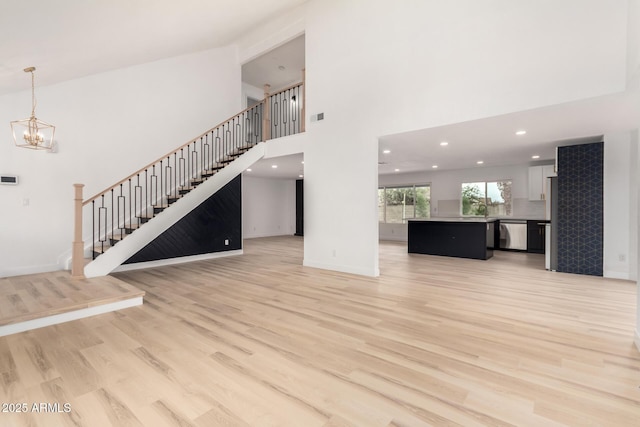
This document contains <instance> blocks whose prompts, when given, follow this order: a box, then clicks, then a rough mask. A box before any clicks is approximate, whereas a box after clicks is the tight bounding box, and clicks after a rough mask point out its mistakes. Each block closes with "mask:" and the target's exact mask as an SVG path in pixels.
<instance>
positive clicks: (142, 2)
mask: <svg viewBox="0 0 640 427" xmlns="http://www.w3.org/2000/svg"><path fill="white" fill-rule="evenodd" d="M304 2H305V0H268V1H267V0H183V1H180V2H177V1H174V0H154V1H150V0H91V1H86V0H56V1H44V0H1V2H0V40H3V41H4V43H0V95H3V94H7V93H11V92H17V91H23V90H27V89H28V88H29V85H30V79H29V78H28V77H27V76H25V74H24V72H23V71H22V70H23V69H24V68H26V67H28V66H36V67H37V68H38V71H37V72H36V79H37V80H36V82H37V84H38V85H39V86H41V85H48V84H54V83H58V82H62V81H65V80H70V79H74V78H79V77H82V76H86V75H90V74H95V73H100V72H104V71H108V70H113V69H118V68H122V67H127V66H132V65H136V64H141V63H145V62H150V61H154V60H159V59H162V58H167V57H171V56H176V55H181V54H186V53H190V52H195V51H200V50H205V49H210V48H215V47H220V46H224V45H228V44H229V43H231V42H232V41H234V40H235V39H237V38H238V37H239V36H240V35H241V34H243V33H244V32H246V31H249V30H251V29H252V28H253V27H255V26H256V25H257V24H259V23H263V22H265V21H268V20H269V19H270V18H272V17H274V16H277V15H278V14H280V13H282V12H283V11H285V10H288V9H290V8H292V7H295V6H297V5H299V4H302V3H304ZM7 41H10V42H7ZM281 66H282V67H281ZM303 66H304V36H303V37H299V38H297V39H294V40H292V41H290V42H289V43H286V44H285V45H282V46H280V47H278V48H276V49H274V50H272V51H271V52H267V53H266V54H265V55H263V56H262V57H260V58H256V59H255V60H254V61H251V62H250V63H247V64H245V65H244V66H243V80H244V81H247V82H248V83H250V84H252V85H254V86H258V87H262V85H263V84H264V83H270V84H271V85H272V87H273V88H274V89H275V88H278V87H282V86H285V85H288V84H289V83H292V82H294V81H297V80H299V76H300V69H301V68H302V67H303ZM283 68H284V69H283ZM638 99H640V97H639V96H638V94H637V93H635V94H633V93H622V94H617V95H610V96H604V97H600V98H594V99H589V100H584V101H579V102H574V103H569V104H564V105H559V106H553V107H548V108H541V109H537V110H531V111H524V112H519V113H513V114H509V115H505V116H500V117H493V118H487V119H482V120H476V121H471V122H466V123H458V124H451V125H447V126H441V127H437V128H429V129H423V130H414V131H411V132H406V133H402V134H396V135H387V136H382V137H381V138H380V147H379V153H380V154H379V161H380V162H381V163H383V164H381V165H380V166H379V171H380V173H381V174H393V173H403V172H416V171H424V170H433V168H432V166H433V165H437V166H438V169H437V170H443V169H460V168H471V167H489V166H494V165H505V164H523V163H527V162H531V161H532V160H533V159H532V158H531V156H533V155H538V156H540V158H539V160H549V159H552V158H553V156H554V152H555V146H556V145H562V144H566V143H572V142H575V141H576V140H585V139H584V138H592V137H598V136H599V135H602V134H604V133H608V132H617V131H625V130H629V129H634V128H637V127H638V123H640V105H639V103H638ZM521 129H523V130H526V131H527V134H526V135H522V136H516V135H515V132H516V131H517V130H521ZM442 141H447V142H449V145H448V146H446V147H441V146H440V142H442ZM383 150H390V153H388V154H384V153H383ZM301 158H302V157H301V155H300V156H297V157H292V158H288V159H284V160H283V161H282V162H281V165H280V166H279V167H278V169H277V171H276V170H275V169H273V168H271V165H272V164H273V163H274V162H273V160H272V159H269V160H265V161H264V162H263V164H262V163H261V164H259V165H256V167H255V168H254V169H255V174H256V175H263V176H275V177H279V178H283V177H287V178H298V176H299V175H300V174H301V170H300V169H301V168H300V165H301V163H300V162H301ZM479 160H482V161H484V164H483V165H481V166H479V165H477V163H476V162H477V161H479ZM396 169H398V172H396Z"/></svg>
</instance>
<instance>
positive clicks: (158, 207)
mask: <svg viewBox="0 0 640 427" xmlns="http://www.w3.org/2000/svg"><path fill="white" fill-rule="evenodd" d="M169 206H170V205H169V204H168V203H162V204H158V205H155V206H153V213H154V214H159V213H160V212H162V211H163V210H165V209H167V208H168V207H169ZM132 225H135V224H132ZM136 228H138V227H136Z"/></svg>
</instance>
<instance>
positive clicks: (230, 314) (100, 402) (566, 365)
mask: <svg viewBox="0 0 640 427" xmlns="http://www.w3.org/2000/svg"><path fill="white" fill-rule="evenodd" d="M244 251H245V255H243V256H238V257H232V258H223V259H216V260H210V261H202V262H195V263H190V264H183V265H176V266H170V267H162V268H155V269H148V270H140V271H133V272H127V273H118V274H116V275H115V277H117V278H118V279H121V280H123V281H125V282H128V283H129V284H131V285H132V286H135V287H137V288H139V289H142V290H144V291H145V292H146V296H145V304H144V305H143V306H141V307H135V308H130V309H126V310H122V311H118V312H114V313H108V314H105V315H100V316H96V317H92V318H88V319H82V320H78V321H74V322H69V323H66V324H60V325H56V326H52V327H48V328H43V329H39V330H34V331H30V332H26V333H21V334H16V335H12V336H8V337H4V338H0V373H1V375H0V382H1V385H2V387H1V388H0V401H1V402H2V403H14V404H16V403H26V404H27V406H28V411H27V413H6V412H4V413H2V412H0V426H43V427H44V426H46V427H52V426H200V427H205V426H206V427H210V426H319V427H320V426H327V427H328V426H367V427H377V426H381V427H386V426H389V427H391V426H427V425H436V426H511V425H517V426H567V425H568V426H586V425H589V426H616V427H618V426H638V425H639V420H640V388H639V386H640V354H639V353H638V351H637V350H636V349H635V347H634V345H633V330H634V322H635V298H636V297H635V295H636V285H635V284H634V283H631V282H625V281H617V280H606V279H602V278H595V277H586V276H576V275H568V274H562V273H551V272H547V271H544V269H543V262H544V261H543V258H542V256H540V255H527V254H519V253H506V252H496V254H495V256H494V258H492V259H491V260H489V261H477V260H461V259H452V258H442V257H431V256H423V255H409V254H407V253H406V247H405V246H404V245H402V244H398V243H388V242H384V243H382V244H381V246H380V268H381V273H382V275H381V277H379V278H366V277H359V276H354V275H349V274H342V273H336V272H330V271H323V270H318V269H312V268H306V267H302V265H301V264H302V239H301V238H296V237H284V238H266V239H253V240H247V241H245V248H244ZM33 403H49V404H52V405H53V404H55V403H58V404H59V408H60V412H48V413H35V412H33V411H32V410H31V409H32V405H33ZM65 403H68V404H69V406H68V407H64V406H63V405H64V404H65ZM13 408H14V409H15V407H13ZM54 408H55V407H53V406H52V408H51V409H54ZM65 408H68V409H69V411H68V412H65V411H64V409H65ZM0 409H2V408H0Z"/></svg>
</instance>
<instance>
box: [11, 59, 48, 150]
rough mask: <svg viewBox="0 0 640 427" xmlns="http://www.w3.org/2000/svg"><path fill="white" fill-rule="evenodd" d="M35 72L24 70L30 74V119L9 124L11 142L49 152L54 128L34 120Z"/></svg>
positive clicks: (32, 69)
mask: <svg viewBox="0 0 640 427" xmlns="http://www.w3.org/2000/svg"><path fill="white" fill-rule="evenodd" d="M35 70H36V67H29V68H25V69H24V72H25V73H31V117H29V118H28V119H22V120H15V121H13V122H11V130H12V132H13V141H14V142H15V144H16V146H18V147H22V148H30V149H32V150H51V149H52V148H53V135H54V133H55V131H56V127H55V126H53V125H51V124H49V123H46V122H43V121H42V120H38V119H37V118H36V95H35V93H36V92H35V83H34V82H35V77H34V75H33V72H34V71H35Z"/></svg>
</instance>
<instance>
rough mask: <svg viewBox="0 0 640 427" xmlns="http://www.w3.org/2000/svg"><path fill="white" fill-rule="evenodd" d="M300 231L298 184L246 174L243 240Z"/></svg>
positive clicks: (243, 191) (243, 203) (244, 178)
mask: <svg viewBox="0 0 640 427" xmlns="http://www.w3.org/2000/svg"><path fill="white" fill-rule="evenodd" d="M295 232H296V181H295V180H292V179H272V178H256V177H250V176H247V174H243V175H242V237H243V238H245V239H250V238H253V237H268V236H283V235H293V234H294V233H295Z"/></svg>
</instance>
